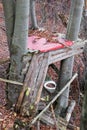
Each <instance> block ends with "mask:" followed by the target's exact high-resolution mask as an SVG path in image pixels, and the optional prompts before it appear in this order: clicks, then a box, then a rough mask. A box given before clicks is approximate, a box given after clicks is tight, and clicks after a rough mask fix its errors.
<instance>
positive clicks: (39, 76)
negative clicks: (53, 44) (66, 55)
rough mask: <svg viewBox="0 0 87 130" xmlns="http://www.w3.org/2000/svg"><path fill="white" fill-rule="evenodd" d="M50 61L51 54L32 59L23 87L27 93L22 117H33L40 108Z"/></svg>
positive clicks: (43, 54) (35, 55)
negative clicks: (39, 104)
mask: <svg viewBox="0 0 87 130" xmlns="http://www.w3.org/2000/svg"><path fill="white" fill-rule="evenodd" d="M48 59H49V53H42V54H34V56H33V58H32V61H31V64H30V67H29V70H28V72H27V75H26V78H25V81H24V86H23V89H24V88H25V92H24V99H23V103H22V106H21V113H22V115H27V116H29V115H33V114H34V113H35V112H36V110H37V108H38V103H39V100H40V96H41V92H42V88H43V84H44V80H45V77H46V73H47V69H48Z"/></svg>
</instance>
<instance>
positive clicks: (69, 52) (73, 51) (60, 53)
mask: <svg viewBox="0 0 87 130" xmlns="http://www.w3.org/2000/svg"><path fill="white" fill-rule="evenodd" d="M84 44H85V41H83V42H82V41H80V42H77V43H76V44H74V45H73V46H71V48H70V49H69V48H64V49H60V50H56V51H51V52H49V53H50V58H49V65H50V64H52V63H55V62H57V61H61V60H63V59H66V58H68V57H71V56H74V55H77V54H80V53H82V52H83V48H84Z"/></svg>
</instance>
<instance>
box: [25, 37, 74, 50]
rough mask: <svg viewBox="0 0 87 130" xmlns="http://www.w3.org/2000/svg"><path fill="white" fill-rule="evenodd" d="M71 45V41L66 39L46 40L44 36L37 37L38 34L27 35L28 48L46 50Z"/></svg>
mask: <svg viewBox="0 0 87 130" xmlns="http://www.w3.org/2000/svg"><path fill="white" fill-rule="evenodd" d="M65 45H66V46H71V45H73V42H72V41H68V40H66V39H61V38H59V39H58V42H54V43H52V42H47V40H46V38H39V37H38V36H30V37H28V44H27V48H28V49H30V50H39V51H40V52H48V51H52V50H57V49H61V48H64V47H65Z"/></svg>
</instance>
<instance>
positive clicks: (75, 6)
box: [56, 0, 84, 116]
mask: <svg viewBox="0 0 87 130" xmlns="http://www.w3.org/2000/svg"><path fill="white" fill-rule="evenodd" d="M83 3H84V1H83V0H72V3H71V10H70V16H69V23H68V27H67V34H66V38H67V39H68V40H73V41H75V40H77V39H78V33H79V29H80V23H81V17H82V10H83ZM73 63H74V57H70V58H67V59H65V60H62V61H61V66H60V75H59V81H58V89H59V90H61V89H62V88H63V86H64V85H65V84H66V83H67V81H68V80H69V79H70V78H71V76H72V71H73ZM68 98H69V87H68V89H66V90H65V92H64V93H63V94H62V95H61V96H60V98H59V99H58V105H57V107H56V113H57V115H58V114H62V116H65V115H64V113H65V109H66V108H67V106H68Z"/></svg>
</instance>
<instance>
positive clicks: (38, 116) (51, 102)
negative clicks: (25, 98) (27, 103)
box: [31, 73, 78, 125]
mask: <svg viewBox="0 0 87 130" xmlns="http://www.w3.org/2000/svg"><path fill="white" fill-rule="evenodd" d="M77 75H78V74H77V73H75V74H74V76H73V77H72V78H71V80H70V81H69V82H68V83H67V84H66V85H65V86H64V87H63V89H62V90H61V91H60V92H59V93H58V94H57V95H56V96H55V97H54V98H53V99H52V100H51V101H50V102H49V104H48V105H47V106H46V107H45V108H44V109H43V110H42V111H41V112H40V113H39V114H38V115H37V116H36V117H35V118H34V119H33V120H32V122H31V125H33V124H34V123H35V122H36V121H37V120H38V118H40V117H41V116H42V115H43V113H44V112H45V111H46V110H47V109H48V108H49V107H50V105H51V104H53V103H54V102H55V101H56V99H57V98H58V97H59V96H60V95H61V94H62V93H63V92H64V91H65V90H66V88H67V87H68V86H69V85H70V84H71V83H72V81H73V80H74V79H75V78H76V77H77Z"/></svg>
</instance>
